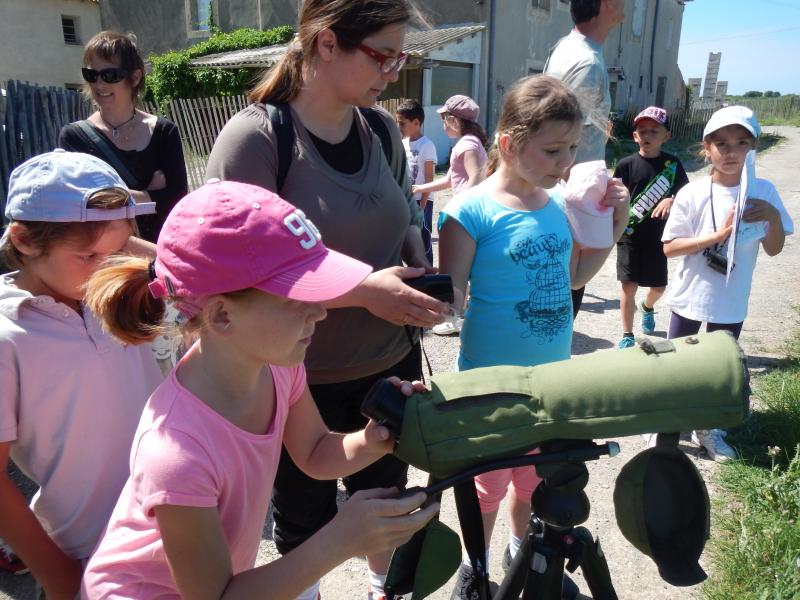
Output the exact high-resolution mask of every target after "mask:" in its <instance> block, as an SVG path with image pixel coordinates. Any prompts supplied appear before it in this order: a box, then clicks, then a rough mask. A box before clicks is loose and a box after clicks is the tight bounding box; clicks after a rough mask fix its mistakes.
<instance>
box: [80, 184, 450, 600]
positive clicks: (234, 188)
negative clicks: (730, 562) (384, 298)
mask: <svg viewBox="0 0 800 600" xmlns="http://www.w3.org/2000/svg"><path fill="white" fill-rule="evenodd" d="M369 272H370V267H369V266H368V265H365V264H363V263H361V262H359V261H356V260H354V259H351V258H349V257H346V256H344V255H342V254H339V253H337V252H334V251H331V250H328V249H326V248H325V246H324V245H323V244H322V241H321V239H320V235H319V232H318V231H317V229H316V227H315V226H314V224H313V223H311V222H310V221H309V220H308V219H306V218H305V215H304V214H303V213H302V211H300V210H298V209H296V208H295V207H294V206H292V205H290V204H288V203H287V202H284V201H283V200H281V199H280V198H279V197H278V196H276V195H275V194H273V193H272V192H268V191H266V190H264V189H261V188H259V187H256V186H251V185H247V184H242V183H235V182H219V181H217V182H215V183H209V184H207V185H205V186H203V187H201V188H200V189H198V190H196V191H195V192H192V193H191V194H189V195H188V196H186V197H185V198H184V199H183V200H181V201H180V202H179V203H178V204H177V205H176V206H175V208H174V209H173V210H172V212H171V213H170V215H169V216H168V217H167V220H166V223H165V224H164V227H163V229H162V231H161V234H160V236H159V239H158V250H157V259H156V260H155V261H154V262H152V263H148V262H147V261H145V260H140V259H136V258H122V259H117V260H115V261H113V262H111V263H110V264H109V265H108V266H107V267H105V268H103V269H101V270H99V271H98V272H97V273H96V274H95V276H94V277H92V279H91V280H90V282H89V286H88V290H87V303H88V304H89V305H90V306H91V307H92V308H93V310H96V311H97V314H98V315H99V316H100V317H101V318H102V320H103V321H104V324H105V326H106V327H107V328H108V329H109V331H110V332H111V333H112V334H113V335H115V336H116V337H118V338H119V339H120V340H121V341H123V342H125V343H128V344H135V343H139V342H141V341H143V340H147V339H150V338H152V337H153V336H154V335H156V334H157V332H158V330H159V327H158V324H159V323H160V321H161V318H162V316H163V313H164V300H163V298H165V297H169V298H170V299H171V300H172V301H173V302H175V305H176V307H177V309H178V310H179V311H180V313H181V314H182V315H183V317H184V318H185V327H186V328H188V329H189V330H190V331H191V332H192V333H194V334H195V335H196V337H197V341H196V342H195V344H194V345H193V346H192V348H191V349H190V350H189V351H188V353H187V354H186V356H184V358H183V359H182V360H181V361H180V363H179V364H178V365H177V366H176V368H175V369H174V370H173V371H172V373H171V374H170V376H169V378H168V380H167V381H166V382H165V383H164V384H163V385H161V386H160V387H159V388H158V389H157V390H156V391H155V392H154V393H153V395H152V396H151V398H150V399H149V400H148V402H147V405H146V406H145V410H144V413H143V415H142V419H141V421H140V423H139V428H138V430H137V432H136V435H135V437H134V442H133V446H132V449H131V458H130V477H129V479H128V482H127V484H126V485H125V488H124V490H123V492H122V495H121V496H120V499H119V501H118V502H117V506H116V508H115V509H114V513H113V514H112V516H111V520H110V522H109V524H108V527H107V529H106V531H105V533H104V535H103V537H102V539H101V541H100V544H99V546H98V547H97V549H96V550H95V553H94V554H93V555H92V557H91V559H90V560H89V564H88V566H87V568H86V573H85V575H84V580H83V586H82V588H81V594H82V597H83V598H91V599H97V598H114V599H123V598H125V599H140V598H155V597H158V598H176V599H177V598H200V597H202V598H219V597H222V595H223V594H224V595H225V597H226V598H228V597H234V598H237V597H242V598H259V597H266V596H269V597H280V598H292V597H295V596H297V595H298V594H299V593H300V592H302V591H303V590H304V589H305V588H307V587H308V586H309V585H310V584H312V583H313V582H314V581H316V580H317V579H319V577H320V576H321V575H323V574H324V573H326V572H327V571H329V570H330V569H332V568H333V567H334V566H336V565H337V564H338V563H340V562H342V561H343V560H345V559H347V558H349V557H352V556H356V555H362V554H365V553H367V552H374V551H386V550H389V549H392V548H394V547H396V546H398V545H400V544H402V543H404V542H405V541H406V540H407V539H408V538H409V537H410V536H411V535H412V534H413V533H414V532H415V531H417V530H418V529H420V528H421V527H422V526H424V525H425V524H426V523H427V522H428V520H429V519H430V518H431V517H432V516H433V515H434V514H435V512H436V511H437V510H438V507H437V506H436V505H432V506H430V507H426V508H424V509H420V510H416V509H417V508H418V507H419V506H420V505H421V503H422V502H423V501H424V499H425V497H424V494H417V495H415V496H412V497H409V498H403V499H400V498H393V496H396V492H397V491H396V490H370V491H366V492H358V493H356V494H354V495H353V497H352V498H351V499H350V500H349V501H348V502H347V503H345V505H344V506H343V507H342V509H341V511H340V512H339V514H338V515H337V516H336V517H334V518H333V520H332V521H330V522H329V523H328V525H326V526H325V527H323V528H322V529H321V530H320V531H319V532H318V533H317V534H315V535H314V536H313V537H311V538H310V539H309V540H308V541H307V542H305V543H304V544H302V545H301V546H299V547H298V548H296V549H295V550H294V551H293V552H291V553H289V554H287V555H286V556H284V557H282V558H280V559H278V560H276V561H274V562H272V563H270V564H268V565H264V566H261V567H259V568H254V564H255V560H256V554H257V551H258V545H259V542H260V540H261V534H262V529H263V526H264V521H265V518H266V512H267V506H268V504H269V499H270V496H271V493H272V485H273V482H274V478H275V472H276V469H277V466H278V459H279V457H280V452H281V446H282V445H283V446H284V447H285V448H286V450H287V451H288V453H289V454H290V455H291V457H292V459H293V460H294V461H295V463H296V464H297V465H298V466H299V467H300V468H301V469H303V470H304V471H305V472H306V473H308V474H309V475H311V476H313V477H315V478H319V479H335V478H338V477H341V476H344V475H347V474H350V473H353V472H355V471H358V470H360V469H362V468H364V467H365V466H367V465H369V464H371V463H372V462H374V461H375V460H377V459H378V458H380V457H381V456H383V455H385V454H387V453H389V452H391V450H392V446H393V440H392V439H391V437H390V435H389V432H388V431H387V430H386V429H385V428H384V427H381V426H379V425H377V424H375V423H374V422H370V423H369V424H368V425H367V427H366V428H365V429H364V430H362V431H358V432H355V433H350V434H346V435H345V434H337V433H331V432H330V431H328V429H327V428H326V427H325V425H324V423H323V421H322V419H321V417H320V415H319V412H318V411H317V408H316V405H315V404H314V402H313V400H312V398H311V396H310V394H309V391H308V387H307V385H306V382H305V371H304V369H303V366H302V361H303V358H304V356H305V352H306V348H307V347H308V345H309V343H310V341H311V336H312V335H313V333H314V326H315V323H316V322H317V321H319V320H321V319H323V318H324V317H325V308H324V306H323V303H329V302H331V301H334V302H336V303H340V302H344V303H346V302H347V298H348V294H351V292H352V290H353V289H354V288H355V287H356V286H357V285H358V284H359V283H361V281H363V280H364V278H365V277H366V276H367V275H368V274H369ZM395 384H396V385H398V386H399V387H400V388H401V389H402V390H404V392H405V393H408V394H410V393H411V392H412V388H413V387H416V389H421V387H420V385H419V384H418V385H416V386H412V385H411V384H410V383H408V382H400V381H399V380H395Z"/></svg>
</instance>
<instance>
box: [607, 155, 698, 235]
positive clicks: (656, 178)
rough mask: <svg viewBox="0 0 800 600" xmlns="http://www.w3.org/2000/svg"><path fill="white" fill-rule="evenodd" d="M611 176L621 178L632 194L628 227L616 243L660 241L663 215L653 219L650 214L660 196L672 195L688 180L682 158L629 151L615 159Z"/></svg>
mask: <svg viewBox="0 0 800 600" xmlns="http://www.w3.org/2000/svg"><path fill="white" fill-rule="evenodd" d="M614 177H619V178H620V179H622V182H623V183H624V184H625V187H627V188H628V191H629V192H630V194H631V210H630V215H629V216H630V218H629V220H628V229H627V230H626V231H625V233H624V234H623V235H622V238H620V240H619V243H620V244H630V243H654V242H660V241H661V235H662V233H663V232H664V225H665V224H666V219H654V218H652V216H651V214H652V211H653V208H655V206H656V205H657V204H658V203H659V202H660V201H661V200H662V199H663V198H666V197H668V196H675V194H677V193H678V190H680V189H681V188H682V187H683V186H684V185H686V184H687V183H689V178H688V177H687V175H686V171H685V170H684V168H683V165H682V164H681V161H680V160H678V158H677V157H676V156H673V155H672V154H669V153H667V152H662V153H661V155H660V156H658V157H656V158H645V157H644V156H642V155H640V154H639V153H636V154H631V155H630V156H626V157H625V158H623V159H622V160H620V161H619V162H618V163H617V168H616V169H615V170H614Z"/></svg>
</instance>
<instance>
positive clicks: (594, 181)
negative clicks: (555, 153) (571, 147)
mask: <svg viewBox="0 0 800 600" xmlns="http://www.w3.org/2000/svg"><path fill="white" fill-rule="evenodd" d="M607 187H608V171H607V170H606V163H605V161H602V160H593V161H589V162H584V163H578V164H577V165H574V166H573V167H572V168H571V169H570V172H569V180H568V181H567V183H566V185H565V187H564V212H565V213H566V214H567V221H569V227H570V229H571V230H572V235H573V237H574V238H575V240H576V241H577V242H578V243H579V244H580V245H581V246H585V247H587V248H610V247H611V246H613V245H614V209H613V208H612V207H610V206H604V205H602V204H601V203H600V201H601V200H602V199H603V197H604V196H605V195H606V188H607Z"/></svg>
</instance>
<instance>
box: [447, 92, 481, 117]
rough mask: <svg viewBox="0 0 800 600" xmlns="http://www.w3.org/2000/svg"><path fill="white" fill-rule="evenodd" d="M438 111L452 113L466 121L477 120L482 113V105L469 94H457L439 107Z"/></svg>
mask: <svg viewBox="0 0 800 600" xmlns="http://www.w3.org/2000/svg"><path fill="white" fill-rule="evenodd" d="M436 112H438V113H439V114H440V115H443V114H445V113H450V114H451V115H454V116H456V117H458V118H459V119H464V120H465V121H477V120H478V115H480V114H481V107H480V106H478V104H477V103H476V102H475V100H473V99H472V98H470V97H469V96H464V95H462V94H457V95H455V96H450V97H449V98H448V99H447V101H446V102H445V103H444V106H442V107H441V108H439V109H437V110H436Z"/></svg>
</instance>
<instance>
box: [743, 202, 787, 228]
mask: <svg viewBox="0 0 800 600" xmlns="http://www.w3.org/2000/svg"><path fill="white" fill-rule="evenodd" d="M780 218H781V214H780V213H779V212H778V209H777V208H775V207H774V206H772V204H770V203H769V202H767V201H765V200H760V199H758V198H748V199H747V204H746V205H745V209H744V212H743V213H742V221H744V222H745V223H754V222H756V221H767V222H769V223H775V222H780Z"/></svg>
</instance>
